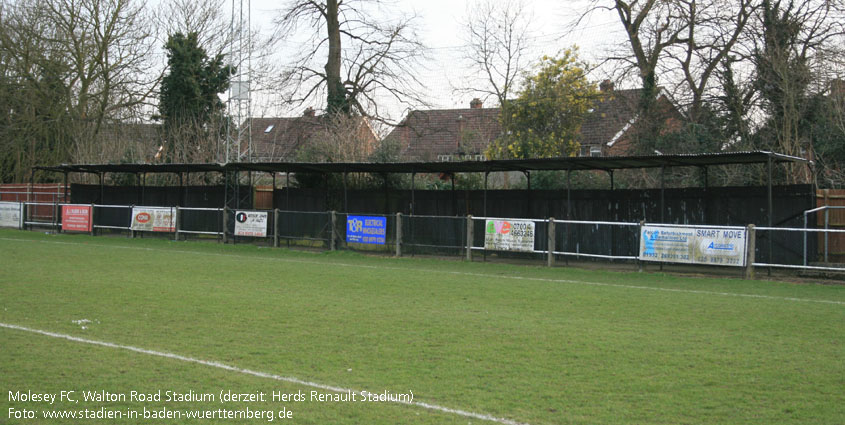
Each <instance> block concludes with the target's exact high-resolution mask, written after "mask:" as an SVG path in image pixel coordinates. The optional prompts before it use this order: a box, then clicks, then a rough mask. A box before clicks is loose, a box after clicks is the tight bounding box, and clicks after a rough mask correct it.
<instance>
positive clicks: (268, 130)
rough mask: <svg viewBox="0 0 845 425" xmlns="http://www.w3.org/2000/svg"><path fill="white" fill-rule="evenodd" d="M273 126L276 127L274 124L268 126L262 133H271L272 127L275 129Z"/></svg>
mask: <svg viewBox="0 0 845 425" xmlns="http://www.w3.org/2000/svg"><path fill="white" fill-rule="evenodd" d="M275 126H276V125H275V124H270V125H268V126H267V128H265V129H264V132H265V133H269V132H271V131H273V127H275Z"/></svg>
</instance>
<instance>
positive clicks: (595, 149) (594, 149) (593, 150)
mask: <svg viewBox="0 0 845 425" xmlns="http://www.w3.org/2000/svg"><path fill="white" fill-rule="evenodd" d="M590 156H601V146H590Z"/></svg>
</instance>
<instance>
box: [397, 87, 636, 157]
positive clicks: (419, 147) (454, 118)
mask: <svg viewBox="0 0 845 425" xmlns="http://www.w3.org/2000/svg"><path fill="white" fill-rule="evenodd" d="M641 94H642V89H628V90H614V89H610V90H608V91H606V92H604V93H603V94H602V96H601V99H600V100H598V101H597V102H596V103H595V105H594V106H593V110H592V112H590V113H589V114H588V115H587V116H586V117H585V119H584V123H583V125H582V126H581V137H580V139H579V140H578V141H579V142H580V143H581V144H582V145H606V144H608V143H610V142H612V141H614V140H615V139H618V138H619V137H621V136H622V135H624V133H625V132H626V131H627V130H628V129H629V128H630V127H631V125H633V123H634V122H635V121H636V116H637V104H638V102H639V98H640V96H641ZM499 111H500V109H499V108H461V109H433V110H422V111H411V112H410V113H409V114H408V116H407V117H406V118H405V119H404V120H403V121H402V123H401V124H400V125H399V126H397V127H396V128H395V129H393V131H392V132H391V133H390V134H389V135H388V136H387V138H386V139H387V140H398V141H399V142H400V144H401V146H402V157H403V158H409V159H415V160H419V159H429V160H430V159H435V158H436V157H437V155H441V154H452V153H480V152H484V150H485V149H486V148H487V145H488V144H490V142H492V141H493V140H494V139H495V138H496V137H498V136H499V135H500V134H501V132H502V127H501V125H500V124H499Z"/></svg>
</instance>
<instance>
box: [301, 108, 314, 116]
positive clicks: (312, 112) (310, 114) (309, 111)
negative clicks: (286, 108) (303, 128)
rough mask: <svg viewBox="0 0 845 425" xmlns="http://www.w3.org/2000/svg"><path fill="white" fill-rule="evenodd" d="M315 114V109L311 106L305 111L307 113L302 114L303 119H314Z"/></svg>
mask: <svg viewBox="0 0 845 425" xmlns="http://www.w3.org/2000/svg"><path fill="white" fill-rule="evenodd" d="M314 114H315V112H314V108H312V107H310V106H309V107H308V108H306V109H305V112H303V113H302V116H303V117H313V116H314Z"/></svg>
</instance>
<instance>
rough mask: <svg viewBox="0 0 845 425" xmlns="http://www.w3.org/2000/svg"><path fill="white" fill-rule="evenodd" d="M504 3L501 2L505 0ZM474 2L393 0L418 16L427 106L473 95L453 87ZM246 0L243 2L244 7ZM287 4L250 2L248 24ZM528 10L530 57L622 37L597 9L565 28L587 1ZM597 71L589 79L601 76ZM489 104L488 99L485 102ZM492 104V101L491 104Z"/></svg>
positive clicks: (461, 71)
mask: <svg viewBox="0 0 845 425" xmlns="http://www.w3.org/2000/svg"><path fill="white" fill-rule="evenodd" d="M503 1H505V0H503ZM474 3H477V1H476V0H422V1H419V0H393V1H392V6H390V7H391V8H392V9H393V10H398V11H401V12H403V13H408V14H412V13H413V14H416V15H417V16H418V20H417V27H418V31H419V35H420V36H421V37H422V38H423V41H424V43H425V45H426V46H427V47H428V48H429V49H430V50H429V57H430V58H431V61H429V62H427V64H426V67H425V69H422V70H420V75H421V78H422V80H423V81H424V83H425V86H426V89H427V93H426V94H427V97H428V101H429V102H430V104H432V105H433V106H435V107H439V108H451V107H467V105H468V104H469V101H470V100H471V99H472V97H473V95H472V94H467V93H458V92H456V91H455V90H454V89H455V88H456V87H459V86H461V79H462V78H467V77H468V76H470V77H471V73H470V72H469V71H468V70H467V69H466V68H465V67H463V66H462V63H461V60H460V58H461V49H462V47H463V45H464V44H465V43H464V41H463V40H464V38H465V35H464V33H463V28H462V24H461V21H462V20H463V19H465V18H464V16H465V14H466V11H467V9H468V8H470V7H472V5H473V4H474ZM246 4H247V0H244V6H245V7H246ZM284 4H286V2H285V1H279V0H252V2H251V7H252V20H253V22H252V24H253V27H255V26H260V27H261V29H262V31H263V32H267V31H270V30H272V28H273V23H272V18H273V17H275V16H277V15H278V9H279V8H280V7H282V6H283V5H284ZM525 4H526V7H527V9H529V10H528V11H529V12H531V13H532V15H533V21H532V23H533V25H532V31H533V33H532V35H533V38H532V44H533V46H534V47H533V49H532V51H531V56H532V59H539V58H540V57H542V56H543V55H555V54H557V53H558V52H559V51H561V50H562V49H564V48H566V47H569V46H571V45H573V44H577V45H578V46H579V48H580V53H581V57H582V59H584V60H587V61H588V62H592V63H596V62H597V60H598V57H599V56H600V54H599V53H600V52H601V51H602V50H603V49H605V48H606V47H608V46H609V45H611V44H612V43H614V42H616V43H618V42H619V40H620V37H621V34H620V32H619V31H618V29H619V26H620V25H619V24H618V21H616V20H615V19H618V18H615V17H614V16H613V15H612V14H608V13H604V14H600V13H595V14H593V15H591V19H590V20H589V21H586V22H584V23H582V25H581V26H580V27H579V28H578V30H577V31H575V32H570V31H568V24H570V23H571V22H572V21H573V19H575V17H576V16H578V15H579V14H580V13H582V12H583V11H584V8H585V7H586V6H585V5H586V2H585V1H560V0H533V1H532V0H526V1H525ZM599 74H601V73H600V72H597V73H596V74H595V75H594V76H593V77H594V78H595V79H599V78H601V77H602V76H601V75H599ZM489 104H490V102H488V105H489ZM490 106H492V105H490ZM300 109H301V108H300ZM292 112H293V111H272V110H270V111H264V112H263V113H265V114H274V113H275V114H284V113H292ZM390 112H391V114H392V115H400V116H401V115H402V114H404V113H405V111H404V110H403V108H401V107H398V106H396V107H392V108H391V111H390Z"/></svg>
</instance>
